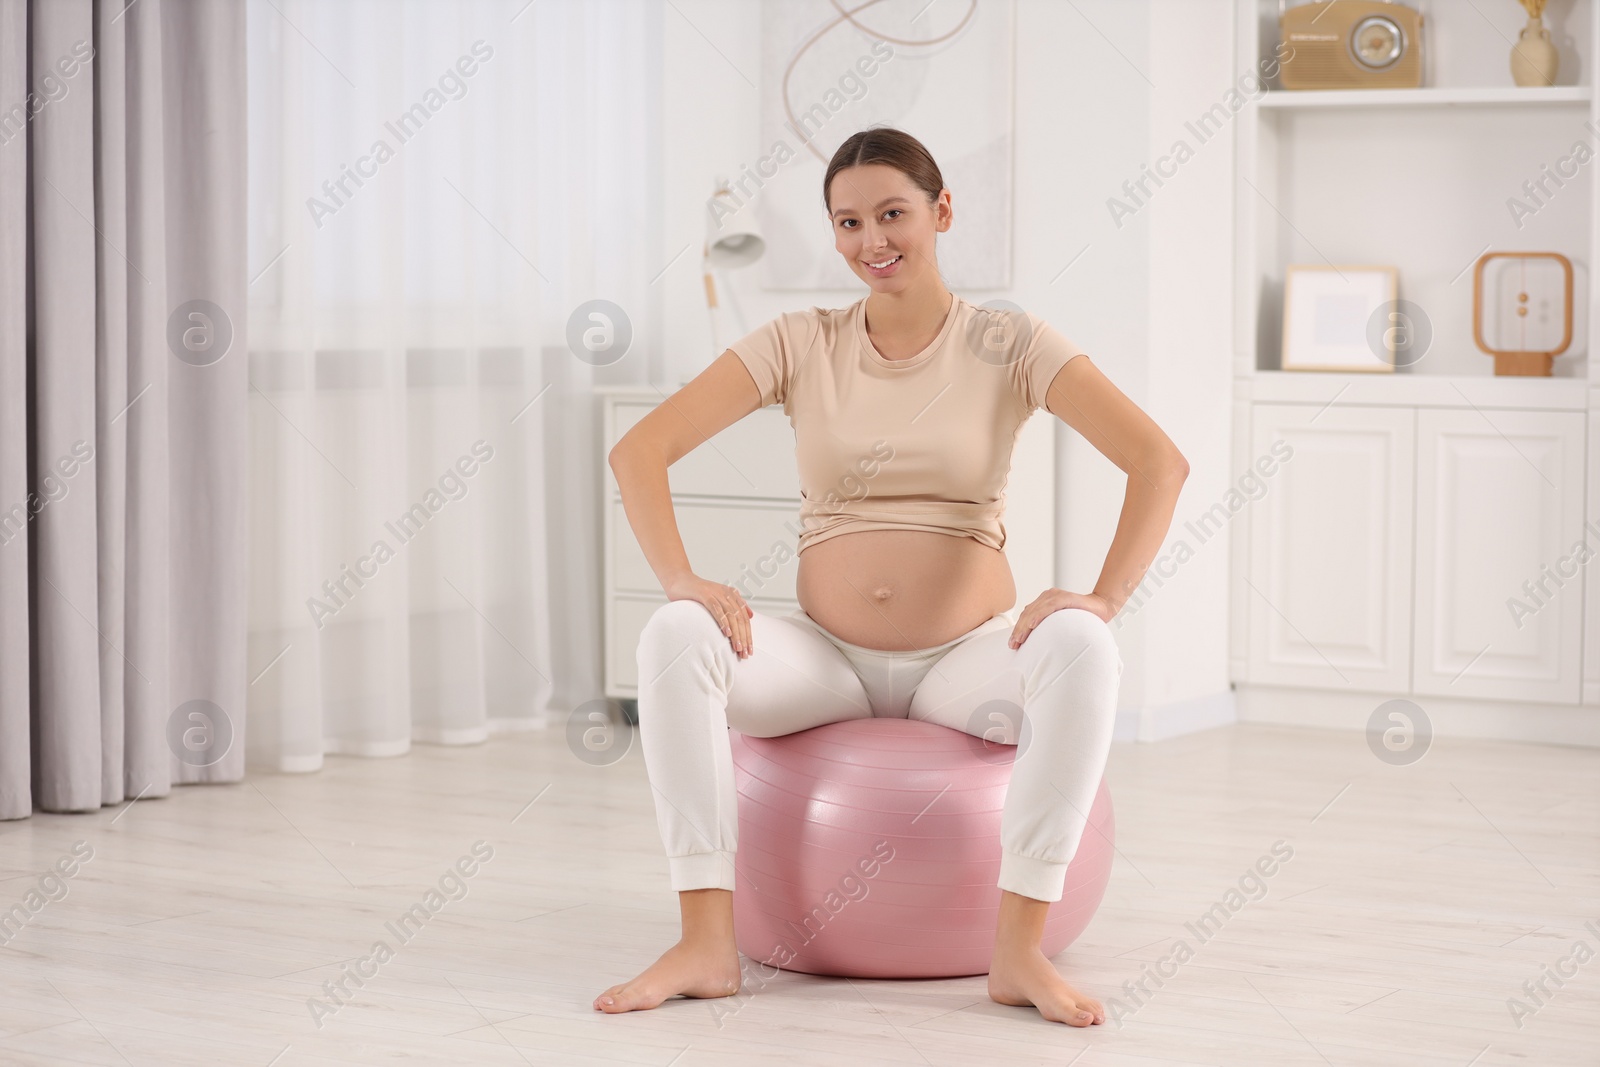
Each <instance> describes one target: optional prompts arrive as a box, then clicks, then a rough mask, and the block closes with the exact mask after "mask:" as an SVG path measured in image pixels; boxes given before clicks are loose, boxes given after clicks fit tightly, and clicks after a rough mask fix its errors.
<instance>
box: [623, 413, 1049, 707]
mask: <svg viewBox="0 0 1600 1067" xmlns="http://www.w3.org/2000/svg"><path fill="white" fill-rule="evenodd" d="M596 392H597V393H598V394H599V395H600V397H601V402H602V404H603V408H604V410H603V412H602V414H603V422H602V425H603V427H604V447H603V453H605V452H610V450H611V446H612V445H614V444H615V443H616V442H617V441H618V440H619V439H620V438H621V437H622V435H623V434H624V433H626V432H627V431H628V429H629V428H630V427H632V426H633V424H634V423H636V422H638V421H639V420H640V419H642V418H644V416H645V415H646V414H648V413H649V412H650V410H651V409H652V408H654V407H655V406H656V405H657V404H660V403H661V402H662V401H663V399H664V395H663V393H662V392H661V391H660V390H658V389H654V388H651V387H648V386H647V387H643V388H641V387H637V386H610V387H602V388H600V389H598V390H596ZM1057 421H1058V420H1057V419H1056V418H1055V416H1053V415H1051V414H1050V413H1049V412H1048V411H1043V410H1041V411H1039V412H1036V413H1035V414H1034V416H1033V417H1032V418H1030V419H1029V420H1028V421H1027V423H1025V424H1024V425H1023V427H1022V432H1021V434H1020V435H1019V436H1018V438H1017V445H1016V451H1015V452H1014V453H1013V455H1012V462H1011V476H1010V478H1009V479H1007V482H1006V497H1005V499H1006V510H1005V524H1006V558H1007V560H1008V561H1009V562H1010V564H1011V573H1012V576H1013V578H1014V579H1015V581H1016V586H1017V597H1018V600H1019V602H1020V603H1026V602H1028V601H1030V600H1032V599H1033V598H1034V597H1036V596H1038V595H1039V594H1040V593H1041V592H1043V591H1044V590H1045V589H1046V588H1048V587H1050V586H1052V585H1054V584H1055V579H1054V575H1055V508H1056V505H1055V501H1056V493H1055V424H1056V422H1057ZM603 467H604V475H603V477H604V479H605V485H604V493H603V496H602V500H603V504H602V507H603V509H604V515H603V522H604V536H605V551H604V554H603V558H604V567H605V574H604V582H605V584H604V588H605V599H606V603H605V642H604V647H605V672H604V673H605V695H606V696H608V697H613V698H618V699H631V698H634V697H636V696H637V695H638V667H637V659H636V655H637V652H638V647H639V634H640V632H641V631H642V630H643V629H644V625H645V623H646V622H647V621H648V620H649V618H650V615H651V613H652V612H654V611H655V609H656V608H657V607H659V606H660V605H662V604H665V603H666V602H667V598H666V595H665V594H664V593H662V591H661V585H660V583H659V582H657V581H656V576H655V572H654V571H652V570H651V569H650V565H649V563H648V562H647V561H646V560H645V558H644V552H643V551H642V550H641V549H640V548H639V543H638V541H636V540H635V539H634V536H633V529H632V527H630V526H629V525H628V516H627V512H626V511H625V510H624V509H623V506H622V496H621V494H620V492H619V491H618V489H617V483H616V478H615V476H614V475H613V474H612V472H611V467H610V465H609V464H604V465H603ZM667 484H668V485H669V486H670V487H671V490H672V505H673V514H674V515H675V516H676V518H677V522H678V533H679V534H680V535H681V536H682V538H683V547H684V551H685V552H686V553H687V554H688V556H689V563H690V565H691V566H693V567H694V569H695V572H696V573H697V574H700V575H702V576H704V577H706V578H710V579H712V580H713V581H719V582H725V583H727V584H729V585H734V586H737V587H738V588H739V589H741V590H743V591H745V594H746V596H745V599H746V600H747V601H748V602H749V604H750V606H751V607H752V608H754V609H755V610H757V611H762V612H766V613H768V614H775V615H782V614H787V613H788V612H790V611H793V610H794V609H795V608H797V607H799V602H798V601H797V600H796V599H795V576H796V574H797V572H798V563H797V560H796V558H795V549H796V546H797V542H798V535H797V532H796V531H798V530H799V527H800V480H799V475H798V472H797V468H796V465H795V442H794V429H793V427H791V426H790V425H789V417H788V416H787V415H785V414H784V412H783V408H782V407H780V406H777V405H773V406H771V407H765V408H762V409H761V410H759V411H754V412H752V413H750V414H749V415H747V416H745V417H744V418H743V419H740V420H739V421H738V422H736V423H734V424H733V425H732V426H729V427H728V428H727V429H725V430H723V431H722V432H721V433H719V434H717V435H716V436H715V437H713V438H711V440H709V441H707V442H705V443H704V444H702V445H701V446H700V447H699V448H696V449H695V450H694V451H692V452H690V453H689V454H688V455H686V456H684V457H683V458H682V459H680V460H679V461H678V462H677V463H674V464H673V465H672V466H671V467H670V468H668V470H667Z"/></svg>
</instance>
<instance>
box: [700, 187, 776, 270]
mask: <svg viewBox="0 0 1600 1067" xmlns="http://www.w3.org/2000/svg"><path fill="white" fill-rule="evenodd" d="M741 208H745V209H748V208H749V205H748V204H740V203H739V202H738V201H737V200H735V199H734V196H733V193H732V191H731V190H730V189H729V188H728V186H727V183H726V182H719V183H718V184H717V191H716V192H715V193H713V194H712V195H711V199H710V200H708V201H706V260H707V262H708V263H709V264H710V266H711V267H713V268H715V269H718V270H727V269H730V268H733V269H737V268H739V267H748V266H749V265H750V264H752V263H754V262H755V261H756V260H758V259H760V258H761V256H762V254H763V253H764V252H766V250H767V242H766V241H765V240H763V239H762V237H761V228H760V226H759V225H758V224H757V223H756V220H755V212H754V211H753V210H741Z"/></svg>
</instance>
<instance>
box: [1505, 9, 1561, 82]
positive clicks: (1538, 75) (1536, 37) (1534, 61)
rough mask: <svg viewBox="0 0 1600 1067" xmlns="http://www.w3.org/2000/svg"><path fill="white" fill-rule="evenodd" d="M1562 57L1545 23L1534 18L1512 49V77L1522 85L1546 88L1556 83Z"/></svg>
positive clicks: (1529, 20)
mask: <svg viewBox="0 0 1600 1067" xmlns="http://www.w3.org/2000/svg"><path fill="white" fill-rule="evenodd" d="M1560 62H1561V56H1560V54H1559V53H1558V52H1557V51H1556V46H1555V45H1553V44H1551V43H1550V31H1549V30H1547V29H1545V26H1544V20H1543V19H1542V18H1539V17H1538V16H1536V15H1535V16H1531V17H1529V19H1528V24H1527V25H1526V26H1524V27H1522V32H1521V33H1520V34H1518V35H1517V43H1516V44H1515V45H1513V46H1512V48H1511V78H1512V80H1513V81H1515V82H1516V83H1517V84H1518V85H1526V86H1546V85H1554V84H1555V83H1556V68H1557V67H1558V66H1559V65H1560Z"/></svg>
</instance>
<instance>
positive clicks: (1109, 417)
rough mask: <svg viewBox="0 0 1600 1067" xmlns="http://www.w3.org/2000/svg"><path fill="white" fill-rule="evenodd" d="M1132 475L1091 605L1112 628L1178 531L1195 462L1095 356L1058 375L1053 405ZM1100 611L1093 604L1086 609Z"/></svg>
mask: <svg viewBox="0 0 1600 1067" xmlns="http://www.w3.org/2000/svg"><path fill="white" fill-rule="evenodd" d="M1045 406H1046V407H1047V408H1048V410H1049V411H1050V413H1051V414H1053V415H1055V416H1056V417H1057V418H1059V419H1060V420H1061V421H1062V422H1064V423H1066V424H1067V425H1068V426H1071V427H1072V428H1073V429H1074V430H1077V431H1078V432H1079V433H1080V434H1082V435H1083V436H1084V439H1085V440H1087V441H1088V442H1089V443H1090V444H1092V445H1094V447H1095V448H1097V449H1099V450H1100V452H1101V453H1102V454H1103V455H1104V456H1105V457H1106V458H1107V459H1109V460H1110V461H1111V462H1112V463H1114V464H1116V465H1117V468H1118V469H1119V470H1121V471H1122V472H1123V473H1125V474H1126V475H1127V476H1128V488H1127V492H1126V494H1125V495H1124V496H1123V500H1122V517H1121V518H1120V519H1119V520H1118V522H1117V532H1116V535H1115V536H1114V537H1113V538H1112V540H1111V548H1110V549H1109V550H1108V551H1107V552H1106V562H1105V566H1104V567H1103V568H1102V569H1101V571H1100V580H1099V581H1098V582H1096V583H1095V587H1094V592H1093V593H1092V594H1090V598H1091V600H1098V601H1100V602H1101V607H1102V608H1103V610H1101V611H1098V612H1096V613H1097V614H1099V615H1100V617H1101V618H1103V619H1105V620H1106V621H1107V622H1110V621H1111V619H1112V617H1113V616H1115V615H1116V613H1117V612H1118V611H1119V610H1121V608H1122V605H1123V602H1124V601H1126V600H1127V599H1128V597H1129V596H1131V595H1132V594H1133V591H1134V590H1135V589H1136V588H1138V585H1139V582H1140V581H1142V580H1143V578H1144V572H1145V571H1146V570H1147V569H1148V568H1149V566H1150V563H1151V561H1153V560H1154V559H1155V556H1156V553H1157V552H1158V551H1160V549H1161V543H1162V542H1163V541H1164V540H1165V539H1166V536H1167V530H1168V529H1169V528H1170V527H1171V525H1172V513H1173V511H1174V510H1175V509H1176V508H1177V506H1178V494H1179V492H1180V491H1181V490H1182V489H1183V482H1184V479H1185V478H1187V477H1188V476H1189V461H1188V460H1186V459H1184V457H1183V453H1181V452H1179V451H1178V447H1177V446H1176V445H1174V444H1173V443H1172V440H1171V439H1170V438H1169V437H1167V435H1166V434H1165V433H1163V432H1162V431H1161V427H1159V426H1157V425H1156V424H1155V421H1154V420H1152V419H1151V418H1150V416H1149V415H1146V414H1145V413H1144V412H1143V411H1142V410H1140V408H1139V406H1138V405H1137V404H1135V403H1134V402H1133V401H1132V400H1129V399H1128V397H1127V396H1126V395H1125V394H1124V393H1123V392H1122V391H1121V390H1120V389H1118V388H1117V387H1116V386H1115V385H1113V384H1112V383H1111V380H1110V379H1109V378H1107V377H1106V376H1105V375H1104V374H1103V373H1101V371H1100V368H1099V367H1096V366H1095V365H1094V363H1093V362H1092V361H1091V360H1090V359H1089V357H1087V356H1084V357H1081V358H1079V357H1074V358H1073V359H1070V360H1068V361H1067V363H1066V365H1065V366H1063V367H1062V368H1061V369H1060V370H1059V371H1057V372H1056V376H1055V378H1054V380H1052V381H1051V383H1050V391H1049V393H1048V394H1047V403H1046V405H1045ZM1083 606H1084V607H1089V608H1090V610H1094V607H1093V606H1092V605H1090V604H1085V605H1083Z"/></svg>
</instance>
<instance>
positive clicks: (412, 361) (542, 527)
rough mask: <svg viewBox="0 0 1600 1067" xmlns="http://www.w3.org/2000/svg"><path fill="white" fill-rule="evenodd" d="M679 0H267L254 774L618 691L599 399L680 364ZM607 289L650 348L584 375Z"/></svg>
mask: <svg viewBox="0 0 1600 1067" xmlns="http://www.w3.org/2000/svg"><path fill="white" fill-rule="evenodd" d="M659 24H660V10H659V0H613V2H606V0H599V2H583V0H538V2H536V3H531V4H530V3H528V0H417V2H402V3H397V2H394V0H368V2H360V0H270V2H269V0H250V3H249V26H248V45H249V106H250V133H249V143H250V159H249V169H250V183H251V185H250V239H249V261H250V273H251V276H252V279H253V280H252V281H251V284H250V293H249V296H250V304H249V308H250V319H249V325H250V328H249V338H250V381H251V390H250V444H251V462H250V479H251V484H250V486H249V498H250V526H249V531H250V538H251V544H250V553H249V554H250V560H251V577H250V644H249V662H250V677H251V679H252V681H251V684H250V687H249V711H250V714H249V727H248V753H249V757H250V761H251V762H252V763H253V764H256V765H260V766H269V767H274V768H277V769H281V770H314V769H316V768H318V767H320V766H321V762H322V757H323V755H324V754H325V753H330V752H332V753H349V754H360V755H372V756H381V755H393V754H397V753H402V752H405V751H407V750H408V748H409V746H410V744H411V742H413V741H428V742H436V743H446V744H453V743H468V742H474V741H479V740H482V739H484V738H485V737H487V736H489V735H490V734H493V733H495V732H497V731H502V730H513V729H525V728H537V727H540V726H543V725H546V724H547V723H548V722H549V721H551V720H552V717H553V716H559V715H561V714H562V713H564V712H565V711H567V710H568V709H570V708H571V707H573V706H576V705H577V704H578V703H581V702H582V701H584V700H587V699H589V698H592V697H595V696H598V695H599V692H600V690H599V685H600V671H599V666H600V619H601V607H600V603H599V560H598V552H597V549H596V542H597V541H598V531H599V529H600V525H599V522H600V511H599V492H598V485H599V472H600V470H601V469H602V468H601V466H600V464H602V463H603V462H604V460H603V458H602V457H601V456H600V454H599V452H600V440H599V432H598V427H597V425H596V423H597V419H596V416H595V412H596V410H597V408H596V403H595V400H594V397H593V395H592V392H591V390H592V386H593V385H594V384H597V383H601V382H620V381H645V380H649V379H650V378H652V377H653V372H652V370H651V368H650V367H649V365H648V360H647V354H649V353H650V350H651V346H650V345H649V343H648V341H649V339H650V338H652V337H654V336H658V330H657V322H658V319H659V314H658V309H657V307H656V299H657V298H656V295H655V293H656V287H653V286H652V285H651V278H652V275H653V274H654V273H655V272H656V271H658V270H659V266H660V264H659V245H660V242H659V238H658V237H657V236H656V234H657V233H658V230H659V227H658V226H657V225H656V223H655V211H654V210H653V206H654V204H655V203H657V202H658V198H657V196H656V190H657V188H658V185H657V183H656V174H657V167H656V164H655V160H656V158H657V156H658V153H657V151H656V147H657V141H656V132H655V131H656V130H657V128H658V125H659V123H658V120H657V117H656V114H655V112H654V111H653V108H654V106H655V105H654V101H655V100H656V99H657V98H658V96H659V94H658V92H657V91H656V85H657V84H658V82H659V75H658V71H659V60H658V57H657V55H656V51H657V49H658V47H659V45H658V42H659V32H658V31H659ZM597 297H603V298H605V299H608V300H611V301H613V302H615V303H617V304H619V305H620V306H621V307H623V308H624V309H625V310H626V312H627V314H628V315H629V318H630V320H631V325H632V329H633V334H634V342H633V348H632V350H631V351H630V352H629V354H628V356H626V357H625V358H624V359H622V360H621V361H619V362H617V363H615V364H613V365H610V366H606V367H603V368H602V367H595V366H591V362H593V361H592V360H591V361H588V362H586V361H584V360H580V359H579V358H577V356H575V355H574V354H573V353H572V352H571V351H570V350H569V349H568V348H567V342H566V336H567V320H568V317H569V315H570V314H571V313H572V311H573V310H574V309H575V308H576V307H578V305H580V304H582V303H583V302H585V301H587V300H590V299H594V298H597Z"/></svg>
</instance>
